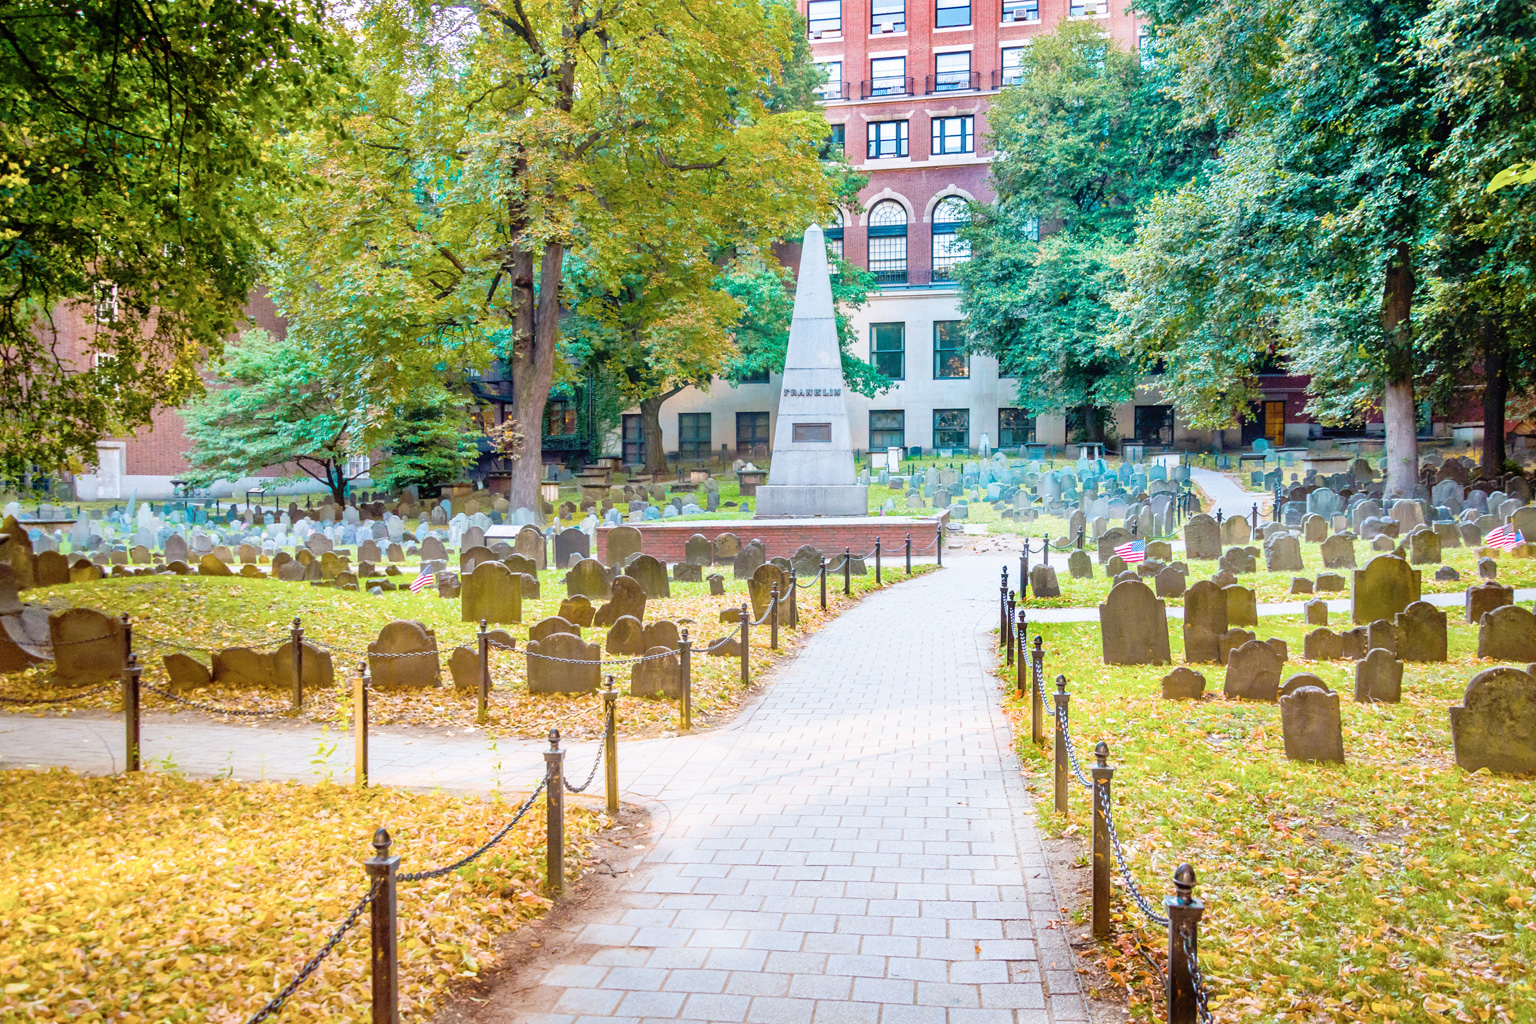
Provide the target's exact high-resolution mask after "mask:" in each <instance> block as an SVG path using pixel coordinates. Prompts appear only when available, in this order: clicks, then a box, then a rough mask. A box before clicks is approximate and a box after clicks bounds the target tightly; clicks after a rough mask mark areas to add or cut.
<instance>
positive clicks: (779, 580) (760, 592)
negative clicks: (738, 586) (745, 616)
mask: <svg viewBox="0 0 1536 1024" xmlns="http://www.w3.org/2000/svg"><path fill="white" fill-rule="evenodd" d="M775 585H777V586H778V588H779V599H780V601H781V602H787V601H788V600H789V577H788V576H786V575H785V574H784V571H783V570H782V569H780V568H779V567H778V566H776V565H772V564H765V565H760V566H758V567H757V569H756V570H755V571H754V572H753V573H752V578H751V579H749V580H748V581H747V593H748V595H749V596H750V597H751V599H752V620H753V621H754V622H756V621H758V620H759V619H761V618H762V617H763V616H764V615H766V614H768V606H769V605H770V604H772V603H773V587H774V586H775ZM779 618H780V622H781V623H782V622H783V621H784V610H783V605H782V604H781V605H780V610H779Z"/></svg>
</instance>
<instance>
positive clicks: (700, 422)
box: [677, 412, 709, 460]
mask: <svg viewBox="0 0 1536 1024" xmlns="http://www.w3.org/2000/svg"><path fill="white" fill-rule="evenodd" d="M677 453H678V454H679V455H681V456H682V457H683V458H685V459H693V460H698V459H707V458H709V413H707V412H680V413H678V414H677Z"/></svg>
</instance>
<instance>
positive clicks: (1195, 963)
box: [1181, 928, 1215, 1024]
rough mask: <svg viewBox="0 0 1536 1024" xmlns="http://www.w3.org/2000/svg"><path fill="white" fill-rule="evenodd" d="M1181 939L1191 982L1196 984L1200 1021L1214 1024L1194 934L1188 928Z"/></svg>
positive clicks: (1196, 1006)
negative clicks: (1196, 951)
mask: <svg viewBox="0 0 1536 1024" xmlns="http://www.w3.org/2000/svg"><path fill="white" fill-rule="evenodd" d="M1181 937H1182V939H1183V942H1184V960H1185V962H1186V963H1188V964H1189V976H1190V980H1192V981H1193V982H1194V983H1195V984H1194V989H1195V1009H1197V1010H1198V1011H1199V1012H1200V1020H1201V1021H1203V1022H1204V1024H1212V1022H1213V1021H1214V1020H1215V1018H1214V1017H1212V1016H1211V1008H1210V1007H1209V1006H1208V1005H1207V998H1208V997H1207V996H1206V992H1205V976H1204V975H1203V974H1201V973H1200V958H1199V957H1198V956H1196V955H1195V936H1194V933H1193V931H1191V930H1190V929H1188V928H1186V929H1183V935H1182V936H1181Z"/></svg>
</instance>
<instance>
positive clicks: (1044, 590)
mask: <svg viewBox="0 0 1536 1024" xmlns="http://www.w3.org/2000/svg"><path fill="white" fill-rule="evenodd" d="M1164 571H1167V570H1164ZM1183 578H1184V577H1182V576H1180V577H1179V579H1180V580H1182V579H1183ZM1159 589H1161V588H1159ZM1029 590H1030V593H1031V594H1033V595H1034V596H1035V597H1060V596H1061V585H1060V584H1058V583H1057V582H1056V570H1055V569H1053V568H1051V567H1050V566H1049V565H1032V566H1030V567H1029ZM1159 596H1161V594H1159Z"/></svg>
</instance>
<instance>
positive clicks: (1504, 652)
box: [1477, 604, 1536, 662]
mask: <svg viewBox="0 0 1536 1024" xmlns="http://www.w3.org/2000/svg"><path fill="white" fill-rule="evenodd" d="M1477 656H1478V657H1479V658H1492V659H1493V660H1494V661H1520V662H1533V661H1536V615H1532V614H1531V612H1530V611H1529V610H1528V609H1525V608H1521V607H1520V606H1519V605H1514V604H1510V605H1505V606H1504V607H1502V608H1495V609H1494V610H1493V611H1491V612H1484V613H1483V618H1482V621H1481V622H1480V623H1479V624H1478V629H1477Z"/></svg>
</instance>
